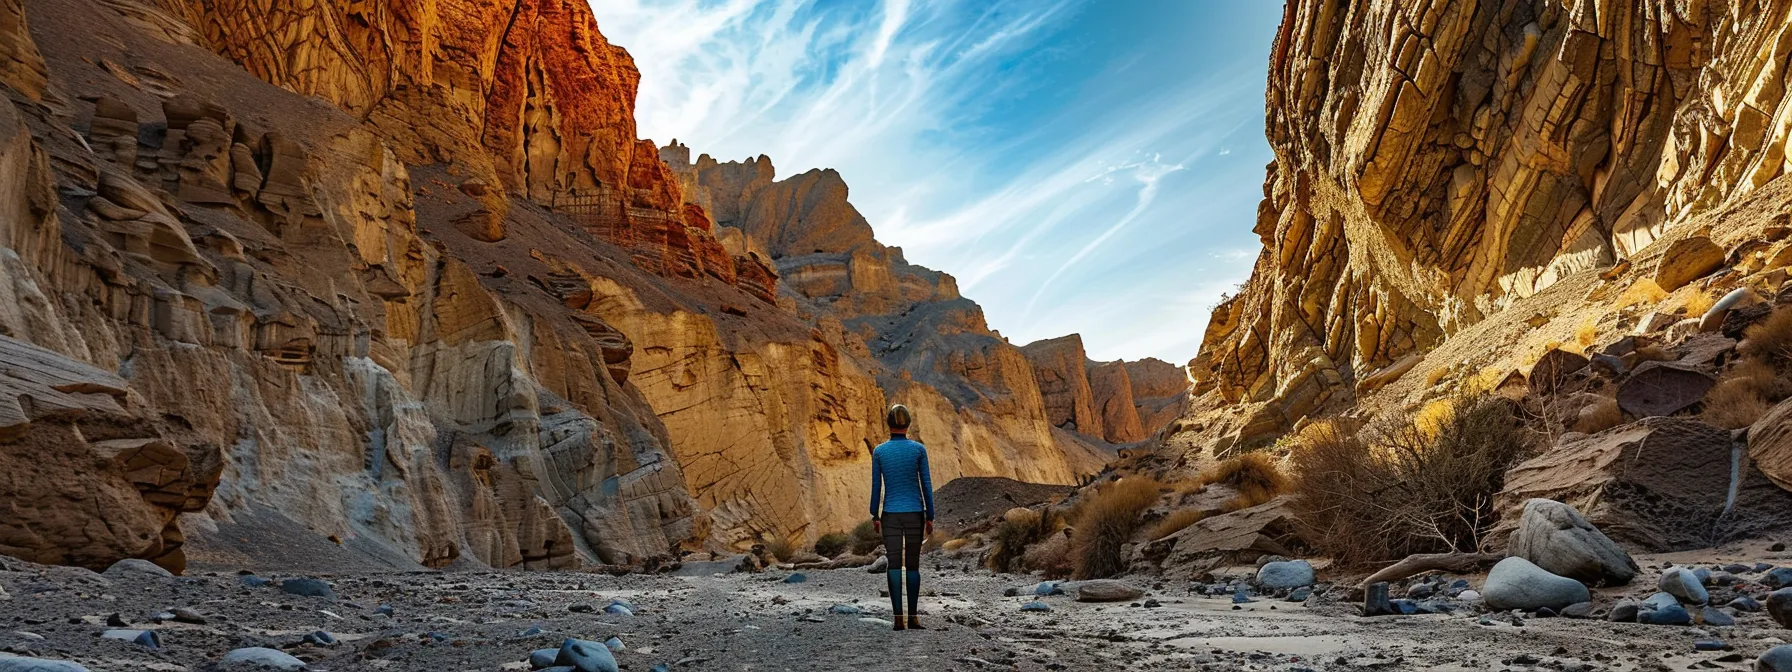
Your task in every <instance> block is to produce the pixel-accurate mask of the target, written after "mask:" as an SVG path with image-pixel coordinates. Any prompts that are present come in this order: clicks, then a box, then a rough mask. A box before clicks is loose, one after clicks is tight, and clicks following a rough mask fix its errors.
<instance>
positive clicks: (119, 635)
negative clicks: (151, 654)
mask: <svg viewBox="0 0 1792 672" xmlns="http://www.w3.org/2000/svg"><path fill="white" fill-rule="evenodd" d="M100 636H101V637H104V638H106V639H117V640H122V641H126V642H130V643H132V644H136V645H138V646H141V647H144V648H146V649H159V648H162V637H161V635H157V634H156V631H154V630H107V631H106V632H105V633H103V634H101V635H100Z"/></svg>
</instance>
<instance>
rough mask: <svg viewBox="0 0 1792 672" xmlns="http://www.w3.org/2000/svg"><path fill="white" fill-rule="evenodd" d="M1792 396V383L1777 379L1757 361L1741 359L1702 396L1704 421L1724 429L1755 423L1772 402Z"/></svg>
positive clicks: (1775, 372)
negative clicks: (1703, 398) (1703, 397)
mask: <svg viewBox="0 0 1792 672" xmlns="http://www.w3.org/2000/svg"><path fill="white" fill-rule="evenodd" d="M1788 395H1792V382H1789V381H1787V380H1786V379H1784V378H1781V377H1780V376H1779V372H1778V371H1776V370H1774V368H1773V365H1772V364H1769V363H1767V362H1764V361H1762V360H1760V359H1753V358H1750V359H1744V360H1742V361H1740V362H1737V363H1736V365H1735V366H1732V367H1730V370H1729V371H1726V372H1724V375H1723V378H1722V379H1720V380H1718V381H1717V385H1716V386H1714V387H1712V388H1711V391H1710V392H1709V393H1706V395H1705V409H1704V411H1703V419H1704V421H1705V422H1707V423H1709V424H1711V425H1713V426H1716V427H1722V428H1724V429H1741V428H1743V427H1747V426H1749V425H1752V424H1755V421H1756V420H1760V419H1761V416H1763V415H1766V414H1767V411H1768V410H1769V409H1771V408H1773V405H1774V404H1775V403H1778V402H1780V401H1782V400H1784V399H1785V398H1786V397H1787V396H1788Z"/></svg>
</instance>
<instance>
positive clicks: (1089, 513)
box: [1070, 476, 1163, 579]
mask: <svg viewBox="0 0 1792 672" xmlns="http://www.w3.org/2000/svg"><path fill="white" fill-rule="evenodd" d="M1162 487H1163V486H1162V485H1161V484H1159V483H1158V482H1157V481H1156V480H1154V479H1151V478H1147V477H1143V476H1134V477H1131V478H1125V479H1121V480H1119V481H1114V482H1111V483H1107V484H1104V485H1102V486H1100V487H1099V488H1097V489H1096V490H1095V491H1094V492H1092V493H1089V495H1088V499H1086V500H1084V501H1083V503H1082V505H1081V506H1080V507H1079V510H1078V512H1077V517H1076V524H1075V525H1074V526H1073V527H1074V528H1075V532H1074V533H1073V534H1072V535H1071V538H1070V557H1071V562H1072V564H1073V565H1074V566H1075V569H1074V571H1073V572H1072V576H1075V577H1076V578H1078V579H1101V578H1106V577H1110V576H1114V575H1116V574H1119V573H1120V572H1121V571H1123V570H1125V569H1126V560H1125V558H1122V557H1120V549H1121V547H1122V546H1124V545H1125V544H1126V542H1127V541H1129V540H1131V539H1132V535H1133V533H1134V532H1137V531H1138V528H1139V516H1140V514H1143V513H1144V512H1145V510H1146V509H1149V508H1151V505H1153V504H1156V503H1157V499H1158V491H1159V490H1160V489H1161V488H1162Z"/></svg>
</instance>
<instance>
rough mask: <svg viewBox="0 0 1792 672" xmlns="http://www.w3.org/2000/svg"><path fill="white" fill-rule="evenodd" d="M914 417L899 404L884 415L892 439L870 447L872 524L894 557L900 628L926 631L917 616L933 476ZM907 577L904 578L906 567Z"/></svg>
mask: <svg viewBox="0 0 1792 672" xmlns="http://www.w3.org/2000/svg"><path fill="white" fill-rule="evenodd" d="M913 420H914V418H913V416H912V415H911V414H910V413H909V411H908V407H907V406H903V405H902V404H897V405H895V406H891V407H890V412H888V413H885V414H884V423H885V424H887V425H889V427H890V440H889V441H885V442H884V443H883V444H882V445H879V446H878V447H876V448H874V449H872V451H871V524H872V525H873V526H874V527H876V528H877V531H878V533H879V534H881V535H883V538H884V553H885V554H886V556H887V557H889V559H890V566H889V569H888V571H886V572H885V573H884V574H885V579H886V580H887V581H889V584H890V610H891V611H892V612H895V619H894V620H895V621H896V626H895V628H894V629H896V630H907V629H914V630H925V629H926V628H924V627H922V626H921V620H920V619H919V618H918V617H917V610H918V606H917V605H918V604H919V602H920V599H921V540H922V538H924V537H927V536H932V535H933V476H932V475H930V474H929V473H928V468H927V447H926V446H923V445H921V443H920V442H918V441H912V440H910V439H909V438H908V428H909V425H910V424H911V423H912V422H913ZM905 570H906V572H907V576H906V577H905V576H904V575H903V574H904V571H905ZM905 578H906V579H907V580H908V622H907V623H904V622H903V620H902V614H903V611H902V583H903V579H905Z"/></svg>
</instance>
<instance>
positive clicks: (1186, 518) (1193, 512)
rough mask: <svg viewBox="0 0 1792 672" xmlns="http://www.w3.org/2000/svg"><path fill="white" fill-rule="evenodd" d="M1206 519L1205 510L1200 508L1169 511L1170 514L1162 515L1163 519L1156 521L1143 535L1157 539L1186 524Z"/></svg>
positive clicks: (1180, 528) (1174, 531)
mask: <svg viewBox="0 0 1792 672" xmlns="http://www.w3.org/2000/svg"><path fill="white" fill-rule="evenodd" d="M1206 519H1207V512H1206V511H1202V510H1200V509H1177V510H1175V511H1172V512H1170V515H1168V516H1164V519H1163V520H1160V521H1157V525H1156V526H1153V527H1152V528H1151V533H1150V534H1147V535H1145V538H1147V539H1150V540H1152V541H1157V540H1159V539H1162V538H1164V537H1167V536H1170V535H1172V534H1175V533H1177V532H1181V531H1182V530H1184V529H1186V528H1187V527H1188V526H1190V525H1193V524H1195V523H1199V522H1201V521H1203V520H1206Z"/></svg>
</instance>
